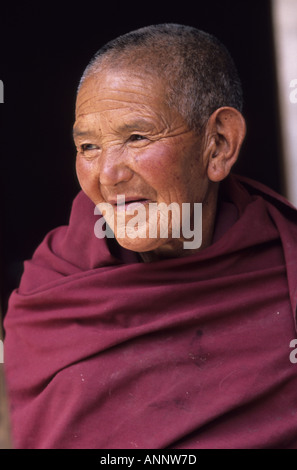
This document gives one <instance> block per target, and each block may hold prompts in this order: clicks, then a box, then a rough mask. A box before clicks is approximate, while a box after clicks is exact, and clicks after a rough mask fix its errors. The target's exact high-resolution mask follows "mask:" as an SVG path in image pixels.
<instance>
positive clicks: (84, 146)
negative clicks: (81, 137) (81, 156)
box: [81, 144, 98, 152]
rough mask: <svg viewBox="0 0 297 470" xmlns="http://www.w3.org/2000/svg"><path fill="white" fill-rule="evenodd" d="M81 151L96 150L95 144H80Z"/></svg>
mask: <svg viewBox="0 0 297 470" xmlns="http://www.w3.org/2000/svg"><path fill="white" fill-rule="evenodd" d="M81 149H82V151H83V152H87V151H88V150H97V149H98V147H97V145H95V144H82V146H81Z"/></svg>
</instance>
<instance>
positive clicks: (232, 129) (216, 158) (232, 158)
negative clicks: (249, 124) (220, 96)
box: [205, 107, 246, 182]
mask: <svg viewBox="0 0 297 470" xmlns="http://www.w3.org/2000/svg"><path fill="white" fill-rule="evenodd" d="M245 133H246V125H245V120H244V117H243V116H242V114H241V113H240V112H239V111H237V109H235V108H231V107H223V108H219V109H217V110H216V111H215V112H214V113H213V114H212V115H211V116H210V118H209V120H208V122H207V125H206V129H205V138H206V140H205V142H206V148H205V151H206V154H205V156H206V159H207V162H208V169H207V174H208V178H209V179H210V180H211V181H214V182H219V181H222V180H223V179H224V178H226V177H227V176H228V174H229V173H230V171H231V168H232V166H233V165H234V163H235V162H236V160H237V157H238V155H239V151H240V148H241V145H242V142H243V140H244V137H245Z"/></svg>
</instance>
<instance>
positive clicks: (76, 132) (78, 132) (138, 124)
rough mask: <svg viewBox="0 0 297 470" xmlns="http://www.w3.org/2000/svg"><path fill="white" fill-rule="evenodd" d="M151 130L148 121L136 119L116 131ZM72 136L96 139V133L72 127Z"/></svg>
mask: <svg viewBox="0 0 297 470" xmlns="http://www.w3.org/2000/svg"><path fill="white" fill-rule="evenodd" d="M151 128H152V123H151V122H150V121H148V120H147V119H143V118H138V119H135V120H134V121H130V122H125V123H124V124H122V125H121V126H119V128H118V129H117V130H118V132H129V131H137V130H142V131H144V130H149V129H151ZM72 134H73V138H75V137H88V136H91V137H96V135H97V134H96V132H94V131H92V130H85V131H84V130H82V129H80V128H79V127H74V128H73V131H72Z"/></svg>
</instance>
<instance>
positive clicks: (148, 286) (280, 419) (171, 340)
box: [4, 176, 297, 449]
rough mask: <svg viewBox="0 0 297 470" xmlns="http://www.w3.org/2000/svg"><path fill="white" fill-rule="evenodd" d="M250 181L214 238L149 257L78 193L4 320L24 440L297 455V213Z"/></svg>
mask: <svg viewBox="0 0 297 470" xmlns="http://www.w3.org/2000/svg"><path fill="white" fill-rule="evenodd" d="M240 181H241V182H240ZM240 181H239V179H238V178H237V177H234V176H232V177H229V178H228V179H227V180H226V181H225V182H224V184H223V185H222V191H221V200H222V202H221V204H220V206H219V215H218V217H217V221H216V229H215V234H214V240H213V243H212V244H211V245H210V246H209V247H207V248H206V249H204V250H202V251H201V252H198V253H197V254H195V255H191V256H187V257H184V258H179V259H168V260H162V261H156V262H152V263H142V262H140V260H139V257H138V255H137V254H136V253H133V252H129V251H128V250H124V249H122V248H119V247H118V249H117V250H115V246H116V245H115V244H114V245H112V243H110V242H111V240H106V239H103V240H102V239H101V240H99V239H97V238H96V237H95V235H94V224H95V221H96V220H97V219H98V216H95V215H94V205H93V204H92V203H91V201H90V200H89V199H88V198H87V197H86V196H85V195H84V194H83V193H82V192H81V193H79V194H78V196H77V197H76V199H75V201H74V204H73V208H72V213H71V218H70V223H69V226H64V227H59V228H57V229H55V230H53V231H51V232H50V233H49V234H48V235H47V236H46V237H45V239H44V241H43V242H42V244H41V245H40V246H39V248H38V249H37V250H36V252H35V254H34V256H33V258H32V260H30V261H27V262H25V269H24V274H23V277H22V280H21V283H20V286H19V288H18V289H17V290H16V291H14V292H13V294H12V296H11V298H10V303H9V309H8V312H7V315H6V318H5V324H4V326H5V332H6V337H5V344H4V347H5V369H6V380H7V385H8V393H9V399H10V407H11V420H12V433H13V441H14V446H15V447H16V448H33V449H37V448H64V449H70V448H77V449H78V448H97V449H134V448H142V449H165V448H174V449H189V448H190V449H238V448H242V449H253V448H265V449H268V448H269V449H272V448H280V449H292V448H294V449H295V448H297V364H295V363H292V362H291V361H290V359H289V357H290V353H291V351H292V348H290V342H291V340H292V339H294V338H296V337H297V333H296V316H295V314H296V304H297V216H296V210H295V209H294V208H293V207H292V206H290V205H289V204H288V203H287V202H286V201H285V200H284V199H283V198H281V197H280V196H278V195H276V194H275V193H274V192H272V191H271V190H268V189H267V188H265V187H264V186H263V185H260V184H258V183H255V182H252V181H250V180H247V179H241V180H240ZM115 243H116V242H115Z"/></svg>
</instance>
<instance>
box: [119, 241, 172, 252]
mask: <svg viewBox="0 0 297 470" xmlns="http://www.w3.org/2000/svg"><path fill="white" fill-rule="evenodd" d="M116 240H117V242H118V244H119V245H121V246H122V247H123V248H126V250H131V251H136V252H137V253H145V252H147V251H154V250H156V249H158V248H160V247H161V246H162V245H163V244H165V243H166V241H167V240H165V239H150V238H134V239H132V238H128V237H125V238H116Z"/></svg>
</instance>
